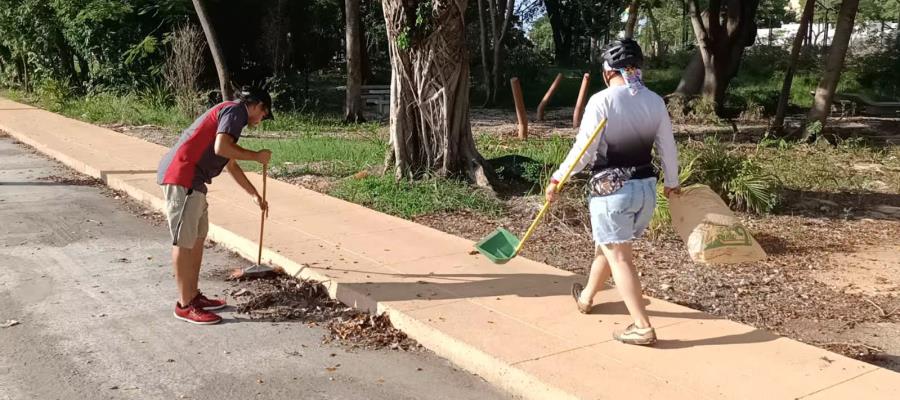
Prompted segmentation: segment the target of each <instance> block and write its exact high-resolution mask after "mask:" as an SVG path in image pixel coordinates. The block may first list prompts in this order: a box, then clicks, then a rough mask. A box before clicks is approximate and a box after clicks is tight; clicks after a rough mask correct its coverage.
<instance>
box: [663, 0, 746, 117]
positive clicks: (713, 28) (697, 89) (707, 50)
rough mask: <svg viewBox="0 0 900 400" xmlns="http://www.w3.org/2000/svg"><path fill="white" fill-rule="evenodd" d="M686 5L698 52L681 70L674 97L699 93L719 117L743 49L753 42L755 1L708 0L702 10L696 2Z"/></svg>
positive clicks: (692, 1)
mask: <svg viewBox="0 0 900 400" xmlns="http://www.w3.org/2000/svg"><path fill="white" fill-rule="evenodd" d="M688 6H689V8H690V14H691V26H692V27H693V30H694V36H695V37H696V40H697V47H698V51H697V54H696V55H695V56H694V58H693V59H692V60H691V62H690V63H689V64H688V66H687V68H686V69H685V71H684V74H683V75H682V80H681V83H680V84H679V85H678V89H676V94H680V95H684V96H695V95H698V94H702V95H703V96H704V97H706V98H709V99H711V100H712V101H714V102H715V105H716V112H717V113H719V114H721V113H722V110H723V107H724V103H725V93H726V91H727V89H728V84H729V83H730V82H731V79H732V78H734V77H735V76H736V75H737V72H738V67H739V66H740V63H741V57H742V56H743V54H744V48H745V47H747V46H750V45H752V44H753V42H754V41H755V40H756V21H755V18H756V10H757V8H758V7H759V0H725V1H724V2H723V1H722V0H710V1H709V7H708V8H707V9H706V10H703V11H700V6H699V4H698V1H697V0H688Z"/></svg>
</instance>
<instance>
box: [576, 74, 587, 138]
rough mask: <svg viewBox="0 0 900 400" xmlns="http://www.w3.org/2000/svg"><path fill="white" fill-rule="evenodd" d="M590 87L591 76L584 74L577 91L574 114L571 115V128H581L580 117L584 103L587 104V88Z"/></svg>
mask: <svg viewBox="0 0 900 400" xmlns="http://www.w3.org/2000/svg"><path fill="white" fill-rule="evenodd" d="M590 86H591V74H590V73H586V74H584V78H581V90H580V91H578V101H577V102H575V113H573V114H572V127H574V128H578V127H579V126H581V115H582V114H584V107H585V105H586V104H585V103H586V102H587V92H588V88H589V87H590Z"/></svg>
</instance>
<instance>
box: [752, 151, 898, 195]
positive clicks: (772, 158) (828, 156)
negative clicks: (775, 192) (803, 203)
mask: <svg viewBox="0 0 900 400" xmlns="http://www.w3.org/2000/svg"><path fill="white" fill-rule="evenodd" d="M742 151H743V152H745V153H748V154H753V155H754V157H755V158H756V160H757V162H758V164H759V166H760V167H761V168H763V169H764V170H765V171H767V172H769V173H772V174H774V175H775V176H777V177H778V178H779V179H780V180H781V181H782V183H783V185H784V187H785V188H786V189H793V190H800V191H808V192H825V193H836V192H848V191H850V192H857V191H859V192H862V191H871V190H876V189H878V188H879V187H880V186H882V184H884V185H887V187H888V188H890V190H891V191H893V192H895V193H897V192H900V149H898V148H896V147H889V148H873V147H869V146H862V145H859V144H856V143H854V142H845V143H842V144H840V145H838V146H831V145H806V144H787V145H783V146H781V147H767V148H759V149H753V148H743V149H742ZM864 164H879V165H881V167H879V168H877V169H866V168H854V166H857V167H859V166H860V165H864Z"/></svg>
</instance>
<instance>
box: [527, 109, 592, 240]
mask: <svg viewBox="0 0 900 400" xmlns="http://www.w3.org/2000/svg"><path fill="white" fill-rule="evenodd" d="M604 127H606V118H603V120H602V121H600V124H599V125H597V128H596V129H594V133H592V134H591V137H590V138H589V139H588V141H587V143H585V144H584V147H583V148H582V149H581V152H580V153H578V157H577V158H575V161H574V162H573V163H572V165H571V166H569V170H568V171H566V174H565V175H563V177H562V179H561V180H560V181H559V183H557V184H556V192H557V193H559V192H560V191H562V187H563V184H565V183H566V181H567V180H568V179H569V175H571V174H572V170H574V169H575V165H576V164H578V161H580V160H581V157H584V153H585V152H587V149H588V147H591V143H594V139H596V138H597V136H599V135H600V132H602V131H603V128H604ZM549 208H550V202H549V201H544V206H543V207H541V211H540V212H538V215H537V217H535V218H534V222H532V223H531V226H529V227H528V230H527V231H526V232H525V236H524V237H522V240H521V241H519V245H518V246H516V251H515V252H513V256H515V255H516V254H519V250H522V246H523V245H524V244H525V241H526V240H528V237H529V236H531V234H532V233H533V232H534V228H537V226H538V223H539V222H541V218H543V217H544V213H546V212H547V209H549Z"/></svg>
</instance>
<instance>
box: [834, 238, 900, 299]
mask: <svg viewBox="0 0 900 400" xmlns="http://www.w3.org/2000/svg"><path fill="white" fill-rule="evenodd" d="M831 264H832V265H833V268H831V269H828V270H824V271H818V273H817V274H816V280H818V281H820V282H822V283H825V284H827V285H829V286H831V287H833V288H836V289H839V290H842V291H844V292H846V293H854V294H855V293H862V294H865V295H869V296H877V295H892V294H900V245H893V246H890V245H889V246H884V247H869V248H863V249H860V250H859V251H857V252H853V253H841V254H834V255H832V257H831Z"/></svg>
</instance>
